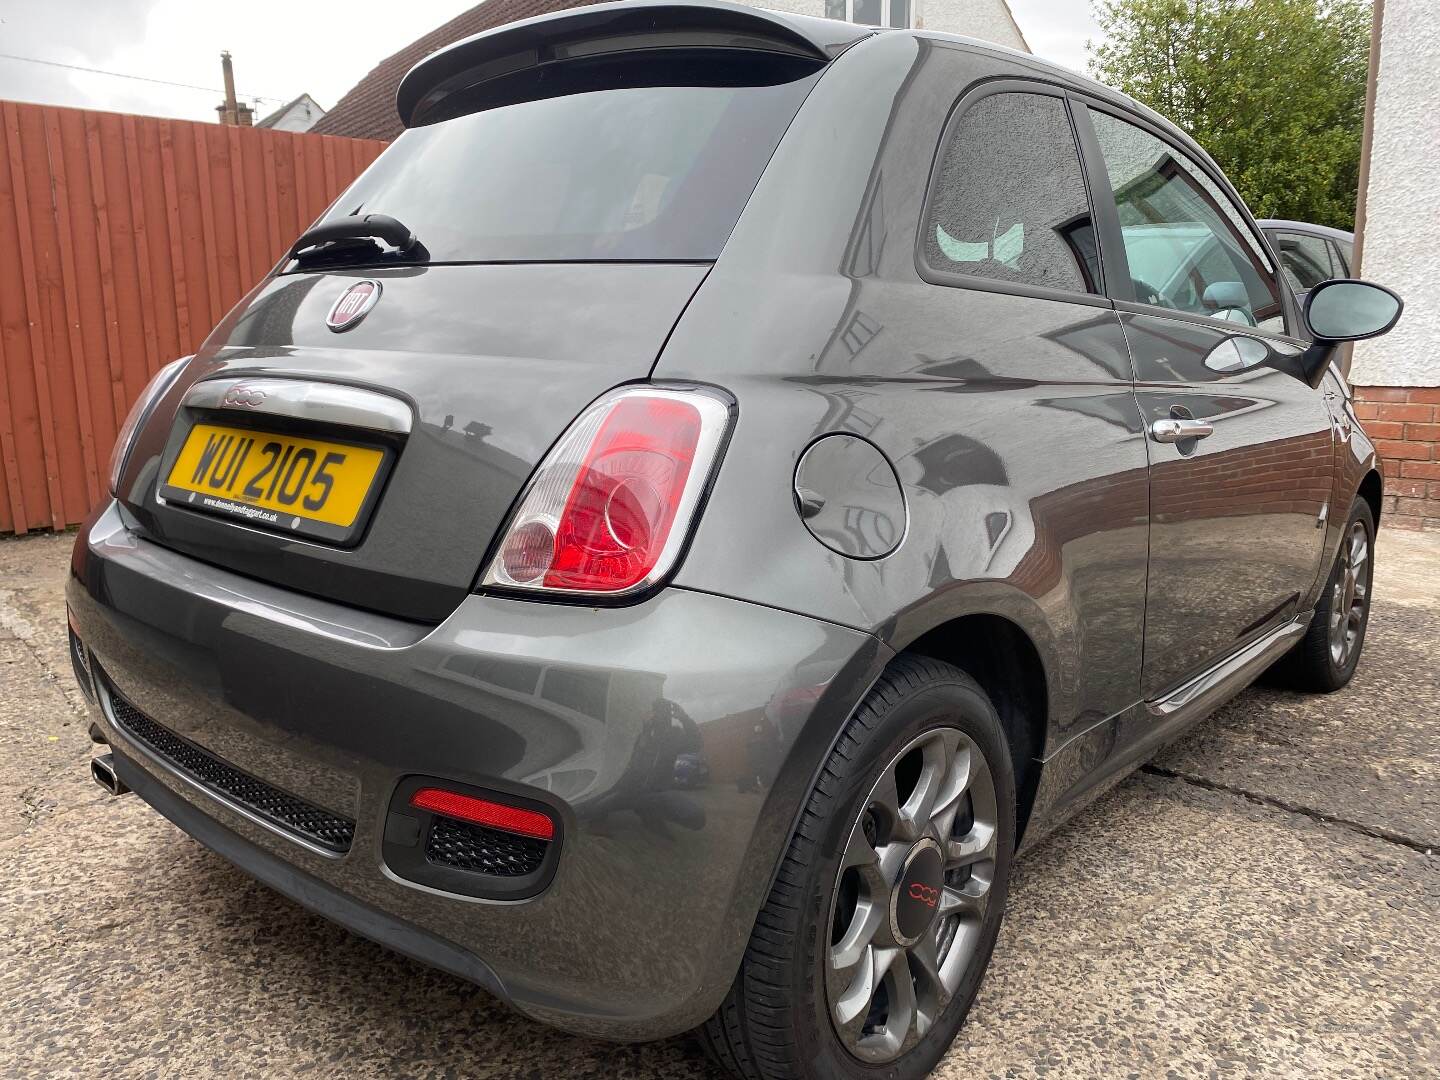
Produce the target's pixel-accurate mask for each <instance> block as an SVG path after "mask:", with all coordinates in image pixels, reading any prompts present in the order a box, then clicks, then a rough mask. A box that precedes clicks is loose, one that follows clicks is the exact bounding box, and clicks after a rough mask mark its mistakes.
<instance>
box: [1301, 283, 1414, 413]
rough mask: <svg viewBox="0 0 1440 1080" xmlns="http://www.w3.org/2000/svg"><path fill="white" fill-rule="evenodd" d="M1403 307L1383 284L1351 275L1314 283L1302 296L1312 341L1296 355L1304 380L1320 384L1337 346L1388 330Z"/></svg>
mask: <svg viewBox="0 0 1440 1080" xmlns="http://www.w3.org/2000/svg"><path fill="white" fill-rule="evenodd" d="M1404 310H1405V301H1403V300H1401V299H1400V297H1399V296H1397V295H1396V294H1395V293H1393V292H1391V291H1390V290H1389V289H1387V288H1385V287H1384V286H1383V285H1373V284H1371V283H1370V282H1368V281H1356V280H1354V279H1352V278H1335V279H1334V280H1331V281H1322V282H1321V283H1320V284H1319V285H1316V286H1315V287H1314V288H1313V289H1311V290H1310V295H1309V296H1307V297H1306V298H1305V323H1306V325H1307V326H1308V327H1309V328H1310V336H1311V337H1313V338H1314V339H1315V343H1314V344H1313V345H1311V346H1310V348H1308V349H1306V350H1305V351H1304V352H1303V353H1301V354H1300V356H1299V363H1300V369H1301V372H1302V377H1303V378H1304V380H1305V381H1306V382H1307V383H1309V384H1310V385H1311V386H1319V385H1320V380H1321V379H1323V378H1324V377H1325V370H1326V368H1328V367H1329V366H1330V360H1331V359H1332V358H1333V357H1334V355H1335V347H1336V346H1337V345H1340V344H1341V343H1343V342H1346V341H1364V340H1365V339H1366V338H1373V337H1379V336H1380V335H1381V334H1386V333H1389V332H1390V331H1391V330H1392V329H1394V327H1395V324H1396V323H1397V322H1399V321H1400V313H1401V312H1402V311H1404Z"/></svg>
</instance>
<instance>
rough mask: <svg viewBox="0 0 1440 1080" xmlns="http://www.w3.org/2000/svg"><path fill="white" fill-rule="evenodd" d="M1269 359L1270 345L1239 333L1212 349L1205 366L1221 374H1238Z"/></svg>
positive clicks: (1206, 358)
mask: <svg viewBox="0 0 1440 1080" xmlns="http://www.w3.org/2000/svg"><path fill="white" fill-rule="evenodd" d="M1269 359H1270V346H1268V345H1266V344H1265V342H1263V341H1260V340H1258V339H1257V338H1253V337H1245V336H1243V335H1240V334H1237V335H1235V336H1234V337H1227V338H1226V339H1225V340H1223V341H1222V342H1220V344H1218V345H1216V346H1215V348H1213V349H1211V350H1210V352H1209V353H1208V354H1207V355H1206V357H1205V366H1206V367H1207V368H1209V369H1210V370H1211V371H1216V372H1219V373H1220V374H1221V375H1236V374H1239V373H1240V372H1242V371H1248V370H1250V369H1251V368H1255V367H1259V366H1260V365H1261V364H1263V363H1265V361H1267V360H1269Z"/></svg>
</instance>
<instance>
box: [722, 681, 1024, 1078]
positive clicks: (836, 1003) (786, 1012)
mask: <svg viewBox="0 0 1440 1080" xmlns="http://www.w3.org/2000/svg"><path fill="white" fill-rule="evenodd" d="M1014 790H1015V786H1014V776H1013V769H1012V765H1011V761H1010V756H1009V751H1008V748H1007V743H1006V740H1005V736H1004V732H1003V731H1002V729H1001V726H1000V721H999V717H998V716H997V715H996V712H995V709H994V708H993V706H992V705H991V703H990V701H989V700H988V699H987V698H986V697H985V694H984V692H983V691H982V690H981V689H980V687H979V686H978V685H977V684H976V683H975V682H974V680H972V679H971V678H970V677H969V676H968V675H966V674H965V673H964V672H962V671H960V670H958V669H957V668H954V667H952V666H950V665H948V664H944V663H941V662H939V661H936V660H931V659H927V658H924V657H912V656H902V657H900V658H898V659H897V660H895V661H894V662H893V663H892V664H891V665H890V667H889V668H888V669H887V670H886V672H885V674H884V675H883V676H882V677H881V678H880V680H879V681H878V682H877V683H876V685H875V686H874V688H872V690H871V691H870V694H869V695H868V696H867V697H866V699H865V701H864V703H863V704H862V705H861V707H860V709H859V710H857V712H856V715H855V716H854V717H853V718H852V719H851V720H850V722H849V724H848V726H847V727H846V729H845V731H844V732H843V733H842V735H841V737H840V739H839V741H838V742H837V744H836V746H835V749H834V750H833V751H831V754H830V757H829V758H828V760H827V761H826V763H825V766H824V768H823V769H822V770H821V774H820V777H819V779H818V780H817V782H816V785H815V788H814V790H813V791H812V792H811V794H810V797H809V799H808V801H807V804H806V807H805V810H804V812H803V813H802V815H801V820H800V825H799V827H798V829H797V830H796V832H795V835H794V836H793V837H792V838H791V841H790V845H789V848H788V850H787V852H786V856H785V859H784V862H783V864H782V866H781V868H780V872H779V874H778V876H777V879H776V882H775V885H774V887H773V889H772V891H771V894H770V897H769V900H768V901H767V903H766V904H765V906H764V908H763V909H762V910H761V913H760V916H759V918H758V919H757V921H756V926H755V930H754V933H753V934H752V936H751V939H750V943H749V945H748V947H747V949H746V953H745V958H744V961H743V963H742V965H741V970H740V973H739V975H738V976H737V977H736V980H735V983H734V985H733V986H732V988H731V991H730V994H729V996H728V997H727V998H726V1000H725V1003H724V1004H723V1005H722V1006H721V1008H720V1011H719V1012H718V1013H716V1015H715V1016H714V1017H713V1018H712V1019H711V1020H710V1021H709V1022H708V1023H707V1024H706V1025H705V1027H704V1029H703V1030H702V1032H701V1035H702V1039H703V1041H704V1042H705V1043H706V1045H707V1047H708V1048H709V1050H710V1052H711V1054H712V1056H714V1057H715V1058H716V1060H717V1061H719V1062H720V1063H721V1064H722V1065H724V1066H725V1067H727V1068H728V1069H729V1070H730V1071H731V1072H733V1073H734V1074H735V1075H737V1076H740V1077H744V1078H745V1080H782V1078H784V1080H791V1078H803V1080H809V1078H811V1077H826V1078H829V1077H877V1076H883V1077H886V1078H896V1080H904V1078H908V1077H917V1078H918V1077H922V1076H924V1075H926V1074H927V1073H928V1072H929V1071H930V1070H931V1069H932V1068H934V1066H935V1064H936V1063H937V1062H938V1061H939V1059H940V1057H941V1056H942V1055H943V1054H944V1052H945V1050H946V1048H947V1047H948V1046H949V1045H950V1042H951V1040H952V1039H953V1038H954V1037H955V1033H956V1032H957V1031H958V1030H959V1028H960V1025H961V1023H962V1022H963V1021H964V1019H965V1014H966V1013H967V1012H968V1011H969V1008H970V1004H971V1002H972V1001H973V1000H974V997H975V994H976V992H977V991H978V989H979V987H980V980H981V978H982V976H983V975H984V972H985V968H986V965H987V964H988V963H989V959H990V954H991V952H992V950H993V949H994V945H995V937H996V935H997V934H998V932H999V928H1000V919H1001V915H1002V912H1003V908H1004V904H1005V895H1006V888H1007V885H1008V882H1009V872H1010V859H1011V854H1012V851H1013V848H1014V834H1015V813H1014V805H1015V795H1014Z"/></svg>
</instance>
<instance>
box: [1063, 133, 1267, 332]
mask: <svg viewBox="0 0 1440 1080" xmlns="http://www.w3.org/2000/svg"><path fill="white" fill-rule="evenodd" d="M1090 116H1091V118H1092V120H1093V121H1094V125H1095V135H1096V138H1097V139H1098V140H1099V143H1100V152H1101V154H1102V155H1103V156H1104V158H1105V168H1106V171H1107V172H1108V173H1109V175H1110V186H1111V188H1112V189H1113V190H1114V192H1115V205H1116V208H1117V210H1118V211H1119V215H1120V230H1121V236H1122V238H1123V240H1124V243H1125V255H1126V258H1127V260H1128V262H1129V263H1130V277H1131V279H1132V280H1133V281H1134V283H1135V296H1136V299H1137V300H1139V301H1140V303H1142V304H1153V305H1155V306H1157V307H1164V308H1171V309H1173V310H1176V311H1184V312H1189V313H1190V314H1194V315H1208V316H1210V317H1212V318H1217V319H1225V320H1226V321H1229V322H1237V323H1241V324H1243V325H1246V326H1254V327H1259V328H1260V329H1263V330H1271V331H1274V332H1276V333H1284V331H1285V309H1284V307H1283V306H1282V305H1281V301H1280V289H1279V283H1278V281H1277V280H1276V277H1275V272H1274V270H1273V269H1272V268H1271V266H1270V261H1269V259H1268V257H1267V256H1266V255H1265V250H1264V248H1262V247H1261V246H1260V243H1259V241H1258V240H1257V239H1256V238H1255V236H1254V234H1253V233H1252V232H1251V230H1250V228H1249V227H1248V226H1247V225H1246V223H1245V216H1244V214H1243V213H1242V212H1241V210H1240V209H1239V208H1238V207H1237V206H1235V204H1234V203H1233V202H1232V201H1231V199H1230V197H1229V196H1228V195H1226V194H1225V193H1224V192H1223V191H1222V190H1221V189H1220V188H1219V186H1218V185H1216V184H1215V183H1214V181H1212V180H1211V179H1210V177H1208V176H1207V175H1206V174H1205V172H1204V170H1202V169H1201V168H1200V167H1199V166H1198V165H1196V164H1195V163H1194V162H1193V161H1191V160H1190V159H1189V158H1188V157H1187V156H1186V155H1185V154H1183V153H1181V152H1180V151H1179V150H1177V149H1176V148H1175V147H1173V146H1171V145H1170V144H1169V143H1166V142H1164V141H1162V140H1160V139H1158V138H1156V137H1155V136H1153V135H1151V134H1150V133H1149V132H1148V131H1145V130H1144V129H1142V128H1139V127H1136V126H1135V125H1134V124H1129V123H1126V122H1125V121H1124V120H1120V119H1118V118H1116V117H1114V116H1111V115H1109V114H1108V113H1102V112H1096V111H1093V110H1092V111H1091V113H1090Z"/></svg>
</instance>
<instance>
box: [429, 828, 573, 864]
mask: <svg viewBox="0 0 1440 1080" xmlns="http://www.w3.org/2000/svg"><path fill="white" fill-rule="evenodd" d="M549 846H550V845H549V844H547V843H546V842H545V841H544V840H535V839H532V838H531V837H528V836H515V835H512V834H511V833H503V832H499V831H497V830H495V829H487V828H485V827H484V826H482V825H471V824H469V823H468V822H464V821H452V820H451V819H449V818H443V817H437V818H436V819H435V823H434V824H433V825H431V826H430V835H429V836H428V837H426V839H425V857H426V858H427V859H429V860H430V861H431V862H433V863H438V864H439V865H441V866H452V867H454V868H455V869H456V870H469V871H470V872H471V873H476V874H493V875H494V876H496V877H520V876H522V875H524V874H533V873H534V872H535V871H536V870H538V869H540V864H541V863H542V862H544V861H545V852H546V850H547V849H548V848H549Z"/></svg>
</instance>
